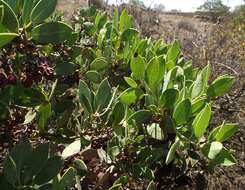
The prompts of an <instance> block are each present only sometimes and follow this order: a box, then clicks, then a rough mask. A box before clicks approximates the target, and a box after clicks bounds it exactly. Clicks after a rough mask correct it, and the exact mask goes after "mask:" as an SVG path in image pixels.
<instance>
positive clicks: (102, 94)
mask: <svg viewBox="0 0 245 190" xmlns="http://www.w3.org/2000/svg"><path fill="white" fill-rule="evenodd" d="M111 97H112V93H111V86H110V84H109V81H108V79H104V80H103V81H102V82H101V83H100V85H99V88H98V91H97V93H96V95H95V109H96V110H102V109H104V108H105V107H106V106H107V105H108V104H109V102H110V100H111Z"/></svg>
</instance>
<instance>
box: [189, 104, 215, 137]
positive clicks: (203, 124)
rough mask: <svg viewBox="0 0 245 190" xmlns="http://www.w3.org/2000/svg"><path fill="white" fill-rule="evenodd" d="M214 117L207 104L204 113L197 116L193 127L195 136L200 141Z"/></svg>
mask: <svg viewBox="0 0 245 190" xmlns="http://www.w3.org/2000/svg"><path fill="white" fill-rule="evenodd" d="M211 115H212V111H211V107H210V105H209V104H207V105H206V106H205V107H204V108H203V109H202V111H201V112H200V113H199V114H197V115H196V117H195V119H194V121H193V123H192V127H193V130H194V134H195V136H196V137H197V139H200V138H201V137H202V136H203V134H204V133H205V131H206V128H207V127H208V125H209V121H210V118H211Z"/></svg>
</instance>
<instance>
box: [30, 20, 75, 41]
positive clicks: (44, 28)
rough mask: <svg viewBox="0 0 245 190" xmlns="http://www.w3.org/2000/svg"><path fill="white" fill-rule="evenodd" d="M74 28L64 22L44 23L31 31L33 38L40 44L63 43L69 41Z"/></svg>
mask: <svg viewBox="0 0 245 190" xmlns="http://www.w3.org/2000/svg"><path fill="white" fill-rule="evenodd" d="M71 34H72V28H71V27H70V26H69V25H67V24H65V23H63V22H49V23H43V24H40V25H38V26H36V27H35V28H33V30H32V31H31V37H32V38H33V39H34V40H35V41H36V42H39V43H42V44H47V43H61V42H64V41H65V40H67V39H69V38H70V36H71Z"/></svg>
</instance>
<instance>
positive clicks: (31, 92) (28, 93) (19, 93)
mask: <svg viewBox="0 0 245 190" xmlns="http://www.w3.org/2000/svg"><path fill="white" fill-rule="evenodd" d="M13 96H14V97H13V103H14V104H15V105H18V106H23V107H35V106H38V105H41V104H42V103H45V102H46V101H47V100H46V96H45V95H44V94H43V93H42V92H41V91H40V90H37V89H34V88H23V87H22V86H15V87H13Z"/></svg>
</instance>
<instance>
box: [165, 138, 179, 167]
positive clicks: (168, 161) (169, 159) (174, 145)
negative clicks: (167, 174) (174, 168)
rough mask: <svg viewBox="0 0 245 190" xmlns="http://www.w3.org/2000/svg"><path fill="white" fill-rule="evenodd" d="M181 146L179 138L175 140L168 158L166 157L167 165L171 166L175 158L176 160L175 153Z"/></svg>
mask: <svg viewBox="0 0 245 190" xmlns="http://www.w3.org/2000/svg"><path fill="white" fill-rule="evenodd" d="M179 145H180V140H179V138H176V139H175V142H174V143H173V144H172V146H171V147H170V149H169V151H168V154H167V157H166V164H167V165H168V164H170V163H171V162H172V161H173V160H174V158H175V152H176V150H177V149H178V148H179Z"/></svg>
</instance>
